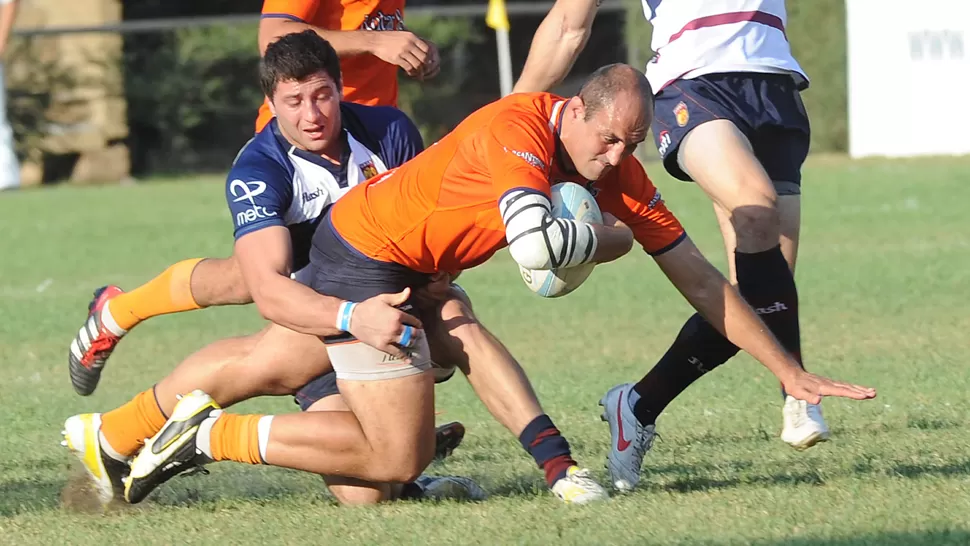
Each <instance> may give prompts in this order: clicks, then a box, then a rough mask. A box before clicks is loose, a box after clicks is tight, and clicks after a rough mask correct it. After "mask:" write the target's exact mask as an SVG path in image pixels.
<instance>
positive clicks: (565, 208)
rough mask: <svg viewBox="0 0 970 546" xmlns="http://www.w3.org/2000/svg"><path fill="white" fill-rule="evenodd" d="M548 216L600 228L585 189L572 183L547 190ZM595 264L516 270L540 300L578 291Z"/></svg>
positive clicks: (600, 219) (599, 215)
mask: <svg viewBox="0 0 970 546" xmlns="http://www.w3.org/2000/svg"><path fill="white" fill-rule="evenodd" d="M551 196H552V215H553V217H555V218H566V219H569V220H577V221H579V222H585V223H587V224H602V223H603V213H602V212H600V207H599V205H597V204H596V199H594V198H593V196H592V195H590V193H589V192H588V191H586V188H584V187H582V186H580V185H579V184H576V183H573V182H560V183H558V184H556V185H554V186H552V188H551ZM594 267H596V264H583V265H578V266H575V267H567V268H560V269H528V268H525V267H522V266H521V265H520V266H519V273H521V274H522V280H523V281H525V285H526V286H528V287H529V290H532V291H533V292H535V293H536V294H539V295H540V296H542V297H544V298H558V297H560V296H565V295H566V294H568V293H570V292H572V291H573V290H576V289H577V288H579V286H580V285H581V284H583V282H585V281H586V278H587V277H589V275H590V273H592V272H593V268H594Z"/></svg>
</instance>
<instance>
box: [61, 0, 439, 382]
mask: <svg viewBox="0 0 970 546" xmlns="http://www.w3.org/2000/svg"><path fill="white" fill-rule="evenodd" d="M404 4H405V2H404V0H266V1H265V2H264V3H263V10H262V17H261V20H260V25H259V48H260V53H261V54H265V52H266V48H267V46H268V44H269V43H271V42H273V41H274V40H276V39H277V38H279V37H280V36H283V35H285V34H290V33H297V32H301V31H304V30H307V29H310V30H313V31H314V32H316V33H317V34H318V35H320V36H321V37H323V38H324V39H325V40H327V41H328V42H329V43H330V45H332V46H333V48H334V49H335V50H336V51H337V54H338V56H339V57H340V72H341V75H342V81H341V89H342V101H343V102H347V103H357V104H363V105H381V106H396V105H397V89H398V86H397V70H398V67H401V68H403V69H404V70H405V72H406V73H407V74H408V75H410V76H412V77H416V78H420V79H426V78H432V77H434V76H435V75H436V74H437V73H438V69H439V60H440V59H439V56H438V50H437V48H435V46H434V44H432V43H431V42H428V41H426V40H422V39H421V38H419V37H417V36H415V35H414V34H413V33H411V32H409V31H407V30H406V29H405V28H404ZM273 117H274V114H273V113H272V112H271V109H270V105H269V98H266V99H265V100H264V102H263V105H262V106H261V107H260V110H259V117H258V118H257V122H256V132H257V134H258V133H259V132H260V131H262V130H263V129H264V128H265V127H266V124H267V123H268V122H269V121H270V120H271V119H272V118H273ZM339 132H340V131H338V133H339ZM415 133H416V131H415ZM419 144H420V143H419ZM395 165H396V163H395ZM395 165H387V166H388V167H390V166H395ZM382 170H383V168H378V164H377V163H373V164H372V165H371V168H370V169H369V170H367V169H365V170H364V171H362V172H363V173H364V175H365V177H370V176H373V175H375V174H377V173H378V172H379V171H382ZM267 253H268V254H271V253H272V252H267ZM242 269H243V268H242V267H241V265H240V263H239V259H238V256H237V255H236V253H235V252H233V254H232V255H231V256H229V257H228V258H192V259H188V260H183V261H181V262H178V263H176V264H173V265H172V266H170V267H169V268H167V269H166V270H165V271H163V272H162V273H161V274H160V275H158V276H156V277H155V278H153V279H151V280H150V281H148V282H147V283H145V284H143V285H141V286H139V287H136V288H135V289H133V290H130V291H128V292H124V291H123V290H122V289H121V288H120V287H118V286H114V285H108V286H104V287H101V288H98V289H97V290H96V291H95V292H94V297H93V298H92V300H91V301H90V303H89V304H88V316H87V317H86V318H87V320H86V322H85V324H84V326H83V327H82V328H80V329H79V330H78V334H77V335H76V336H75V340H74V341H73V342H72V344H71V346H70V349H69V353H68V361H69V366H70V371H71V383H72V385H73V386H74V389H75V391H76V392H77V393H78V394H80V395H82V396H88V395H90V394H91V393H92V392H94V390H95V389H96V388H97V385H98V382H99V381H100V379H101V372H102V369H103V367H104V365H105V364H106V363H107V361H108V359H109V358H110V357H111V354H112V353H113V351H114V349H115V347H116V346H117V344H118V343H119V342H120V341H121V338H122V337H123V336H124V335H126V334H127V332H129V331H130V330H131V329H132V328H134V327H135V326H137V325H138V324H141V323H142V322H144V321H146V320H148V319H150V318H153V317H156V316H160V315H165V314H172V313H183V312H187V311H192V310H196V309H202V308H206V307H214V306H222V305H246V304H249V303H253V294H252V290H250V288H249V287H248V285H247V283H246V281H245V279H244V278H243V273H242ZM109 300H114V302H113V303H112V304H110V305H113V306H114V308H115V309H119V310H122V311H121V312H119V313H117V314H118V315H119V317H114V318H116V319H118V322H117V324H115V326H117V327H115V328H113V331H109V329H108V328H105V327H103V326H102V321H101V315H102V314H105V313H104V312H103V309H106V308H107V307H109V306H110V305H109V303H108V301H109ZM108 314H110V313H108Z"/></svg>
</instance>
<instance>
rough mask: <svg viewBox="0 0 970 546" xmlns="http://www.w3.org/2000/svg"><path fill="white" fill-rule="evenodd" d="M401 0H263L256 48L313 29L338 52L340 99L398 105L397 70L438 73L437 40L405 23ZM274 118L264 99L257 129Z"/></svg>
mask: <svg viewBox="0 0 970 546" xmlns="http://www.w3.org/2000/svg"><path fill="white" fill-rule="evenodd" d="M404 4H405V1H404V0H265V1H264V2H263V12H262V16H261V18H260V22H259V50H260V52H262V51H265V50H266V44H268V43H270V42H271V41H273V40H274V39H276V38H277V37H279V36H282V35H284V34H288V33H290V32H300V31H302V30H306V29H311V30H313V31H314V32H316V33H317V34H319V35H320V36H322V37H323V38H324V39H325V40H327V41H328V42H330V43H331V44H332V45H333V47H334V49H336V50H337V54H338V55H340V70H341V72H343V74H344V100H346V101H348V102H356V103H358V104H368V105H381V106H397V69H398V68H399V67H400V68H401V69H403V70H404V72H405V73H406V74H407V75H408V76H411V77H414V78H418V79H420V80H424V79H428V78H433V77H435V76H436V75H437V74H438V70H439V67H440V57H439V55H438V49H437V48H436V47H435V45H434V44H433V43H431V42H429V41H427V40H423V39H421V38H420V37H418V36H416V35H415V34H414V33H412V32H410V31H408V30H407V29H406V27H405V26H404ZM270 118H272V114H271V113H270V111H269V105H268V104H266V103H264V104H263V106H262V107H261V108H260V110H259V118H258V119H257V120H256V130H257V131H259V130H260V129H262V128H263V125H265V124H266V122H267V121H269V120H270Z"/></svg>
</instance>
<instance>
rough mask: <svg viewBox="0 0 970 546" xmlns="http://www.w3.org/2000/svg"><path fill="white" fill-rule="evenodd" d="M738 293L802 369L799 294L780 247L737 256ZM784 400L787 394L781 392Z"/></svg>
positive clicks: (735, 259) (735, 255) (735, 257)
mask: <svg viewBox="0 0 970 546" xmlns="http://www.w3.org/2000/svg"><path fill="white" fill-rule="evenodd" d="M734 264H735V268H736V270H737V274H738V292H740V293H741V295H742V296H743V297H744V299H745V300H747V302H748V304H749V305H751V307H753V308H754V310H755V312H756V313H758V316H759V317H761V320H762V321H764V323H765V325H766V326H767V327H768V329H769V330H771V333H772V334H774V335H775V337H776V338H778V342H779V343H781V346H782V347H784V348H785V350H786V351H788V352H789V353H790V354H791V355H792V356H793V357H794V358H795V361H796V362H798V364H799V365H802V347H801V332H800V329H799V325H798V290H797V289H796V288H795V277H794V275H792V272H791V269H789V268H788V262H786V261H785V256H784V254H782V253H781V246H780V245H779V246H776V247H774V248H772V249H770V250H765V251H764V252H755V253H753V254H748V253H745V252H735V253H734ZM781 395H782V397H783V398H784V397H785V395H786V393H785V390H784V389H782V391H781Z"/></svg>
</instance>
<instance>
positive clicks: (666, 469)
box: [641, 459, 970, 544]
mask: <svg viewBox="0 0 970 546" xmlns="http://www.w3.org/2000/svg"><path fill="white" fill-rule="evenodd" d="M754 466H755V465H753V464H731V465H727V466H712V465H706V464H700V465H676V464H674V465H663V466H659V467H656V468H649V467H648V468H646V469H645V471H644V475H645V478H646V480H645V481H644V482H641V489H643V490H646V491H654V492H658V491H668V492H677V493H692V492H698V491H710V490H718V489H730V488H733V487H741V486H777V485H781V486H797V485H814V486H822V485H825V482H826V481H830V480H833V479H839V478H846V477H853V476H855V477H861V476H875V477H880V476H881V477H898V478H907V479H918V478H922V477H924V476H938V477H957V476H970V459H963V460H957V461H948V462H942V463H926V464H912V463H903V462H899V461H884V460H873V459H870V460H868V461H860V462H858V463H856V464H855V465H853V466H852V468H851V469H850V470H825V471H823V472H819V471H817V470H815V469H812V468H808V467H807V466H808V465H805V464H794V465H791V466H778V465H774V468H772V466H769V465H763V466H759V470H760V471H758V470H756V471H753V472H752V468H753V467H754ZM650 477H655V478H659V479H661V480H664V483H653V484H651V483H649V481H648V480H649V479H650ZM968 544H970V542H968Z"/></svg>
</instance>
